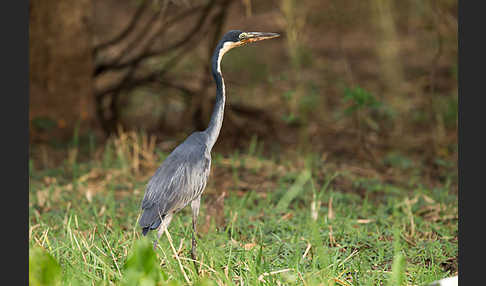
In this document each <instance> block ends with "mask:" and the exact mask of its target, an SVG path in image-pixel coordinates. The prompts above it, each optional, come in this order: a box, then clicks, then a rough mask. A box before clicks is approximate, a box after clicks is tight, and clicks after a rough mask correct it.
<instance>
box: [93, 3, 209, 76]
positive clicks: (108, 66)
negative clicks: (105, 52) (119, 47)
mask: <svg viewBox="0 0 486 286" xmlns="http://www.w3.org/2000/svg"><path fill="white" fill-rule="evenodd" d="M214 3H215V0H212V1H211V2H209V4H208V5H206V6H205V7H204V10H203V12H202V14H201V16H200V17H199V20H198V21H197V23H196V24H195V25H194V26H193V28H192V29H191V30H190V31H189V32H188V33H187V34H186V35H185V36H184V37H183V38H182V39H181V40H179V41H178V42H176V43H174V44H172V45H171V46H169V47H166V48H163V49H160V50H153V51H147V49H148V48H150V47H151V46H152V45H153V44H154V42H155V40H156V39H157V38H159V37H160V33H162V32H163V31H165V30H166V29H167V28H168V27H169V26H170V25H172V24H174V23H176V22H178V21H179V20H182V18H183V17H187V16H189V15H191V14H192V13H194V12H196V11H197V10H198V9H199V8H197V9H191V10H190V11H188V12H191V13H185V15H182V16H183V17H182V18H178V19H175V20H174V21H173V22H171V23H170V24H166V25H164V28H162V29H161V30H160V31H158V33H156V34H154V35H153V36H152V37H151V39H150V40H149V41H148V42H147V44H146V46H145V49H144V51H142V52H141V53H140V54H139V55H138V56H135V57H134V58H132V59H130V60H128V61H126V62H123V63H119V64H100V65H98V66H97V67H96V68H95V70H94V76H97V75H99V74H101V73H103V72H105V71H107V70H120V69H125V68H127V67H130V66H132V65H138V64H139V63H141V62H142V61H144V60H146V59H148V58H151V57H154V56H158V55H161V54H164V53H168V52H170V51H172V50H175V49H177V48H180V47H181V46H183V45H184V44H186V42H188V41H189V40H190V39H191V37H194V35H197V32H198V31H199V30H200V29H202V27H203V23H204V22H205V20H206V18H207V16H208V15H209V12H210V11H211V8H212V7H213V5H214Z"/></svg>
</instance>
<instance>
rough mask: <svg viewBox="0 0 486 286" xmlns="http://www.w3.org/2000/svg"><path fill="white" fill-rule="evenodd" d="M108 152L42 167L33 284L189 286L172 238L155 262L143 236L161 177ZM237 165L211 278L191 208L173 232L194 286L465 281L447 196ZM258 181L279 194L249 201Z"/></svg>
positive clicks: (33, 220)
mask: <svg viewBox="0 0 486 286" xmlns="http://www.w3.org/2000/svg"><path fill="white" fill-rule="evenodd" d="M250 149H251V148H250ZM108 150H111V151H108ZM106 151H107V152H106V153H104V155H103V156H104V157H103V159H100V160H98V161H97V160H93V161H90V162H84V163H82V162H77V163H76V166H75V167H74V166H73V169H74V170H69V169H68V168H64V169H63V168H59V169H49V170H38V169H37V168H33V165H34V163H33V162H31V165H32V168H31V170H30V180H31V182H30V192H29V241H30V244H29V248H30V250H31V255H30V261H29V263H30V264H31V265H37V266H36V267H35V269H34V268H32V267H31V269H29V270H30V271H31V272H30V276H31V277H37V282H36V283H33V284H32V285H55V281H48V282H42V281H47V280H48V279H47V278H45V277H46V276H49V273H58V271H59V268H60V269H61V275H53V276H52V279H54V280H56V279H57V281H58V282H60V284H62V285H113V284H115V285H168V283H170V284H169V285H185V284H186V282H185V281H186V280H185V278H184V273H183V272H182V271H181V268H180V265H179V262H178V260H177V259H176V258H175V257H174V253H173V250H172V248H171V246H170V244H169V242H168V240H167V237H166V236H165V235H164V236H163V237H162V238H161V239H160V242H159V248H158V249H157V250H156V251H155V252H154V251H152V248H151V247H152V241H153V239H154V238H155V233H151V234H150V235H149V236H148V237H145V238H144V237H142V236H141V234H140V229H139V228H138V226H137V218H138V216H139V205H140V201H141V199H142V196H143V191H144V185H145V183H146V181H147V179H148V178H149V176H150V175H151V174H152V173H153V171H154V170H155V167H153V168H152V167H147V168H145V169H142V170H141V171H140V172H139V173H138V174H137V173H136V172H134V171H133V170H132V169H130V168H129V167H127V166H128V165H127V164H130V160H128V159H127V158H130V157H128V156H120V154H118V155H116V154H117V152H116V147H115V146H111V147H110V149H107V150H106ZM156 153H157V154H159V155H158V157H157V158H154V159H155V160H154V162H160V160H162V158H163V157H164V156H165V154H164V153H161V152H156ZM235 156H236V157H235V158H230V159H228V160H226V161H225V160H224V157H223V156H220V155H218V154H214V155H213V158H218V159H217V160H213V170H212V172H213V173H214V172H215V170H217V171H218V174H224V173H228V175H227V178H228V180H236V181H238V182H234V181H231V182H230V183H229V184H226V187H224V190H225V191H226V193H227V196H226V198H225V199H224V208H223V209H222V210H221V213H220V215H223V216H224V220H223V221H224V223H223V224H222V225H219V226H217V225H216V222H215V221H216V220H212V223H211V224H210V225H209V227H208V231H207V233H200V237H199V239H198V262H197V263H198V265H199V270H200V272H201V273H200V274H199V275H198V273H197V271H196V270H195V267H194V265H193V262H192V261H190V247H191V245H190V240H191V216H190V208H189V207H187V208H186V209H184V210H183V211H181V212H180V213H178V214H177V215H176V216H175V217H174V219H173V220H172V223H171V225H170V227H169V231H170V233H171V236H172V239H173V244H174V247H175V248H176V249H179V247H180V252H179V260H180V263H181V265H182V267H183V269H184V272H185V273H186V275H187V277H188V279H189V280H190V281H191V283H194V284H195V285H233V284H235V285H241V284H242V282H243V283H244V284H245V285H279V284H281V285H422V284H424V283H427V282H431V281H434V280H437V279H440V278H444V277H448V276H452V275H453V274H454V272H456V271H457V260H456V257H457V249H458V247H457V231H458V230H457V229H458V226H457V195H456V194H452V193H451V192H450V191H449V190H448V189H447V187H446V186H444V187H438V188H434V189H427V188H424V187H420V186H416V187H410V188H403V187H400V186H395V185H389V184H386V183H383V182H379V181H376V180H371V179H366V178H359V180H355V181H354V182H353V184H352V185H359V186H360V188H361V189H364V190H361V191H360V192H357V191H356V189H351V190H350V189H347V187H340V184H334V182H333V180H335V179H336V178H339V177H345V175H343V174H340V173H336V172H330V173H328V174H327V175H325V176H324V177H321V176H320V175H318V174H321V172H320V171H321V170H319V169H318V168H320V167H319V164H313V165H312V168H313V169H312V170H309V169H299V168H288V169H285V170H286V171H285V172H284V173H283V174H282V173H279V172H277V171H275V173H272V174H270V175H268V176H267V175H266V174H265V172H269V171H268V169H265V167H261V166H260V167H255V168H254V169H252V170H250V171H249V172H248V171H247V170H246V169H245V168H246V167H244V166H245V162H252V161H251V160H257V162H258V161H264V159H263V158H261V157H259V158H256V159H255V157H252V156H249V155H245V154H241V153H240V154H237V155H235ZM243 161H245V162H243ZM317 161H318V160H317ZM224 162H229V163H228V164H230V166H228V165H225V164H224ZM280 164H281V165H277V166H284V165H288V163H280ZM309 168H310V167H309ZM321 168H322V167H321ZM270 169H272V170H274V169H276V168H270ZM277 169H278V168H277ZM328 171H329V170H328ZM73 172H74V173H75V177H73V174H72V173H73ZM252 176H263V177H265V178H268V179H266V180H272V183H273V184H271V185H269V186H270V187H262V188H263V189H258V190H256V189H249V190H245V191H243V192H242V191H238V190H237V186H238V184H241V183H242V182H243V183H245V182H247V181H250V180H252ZM73 178H74V179H73ZM73 180H75V181H73ZM214 181H216V178H215V176H212V177H211V181H210V183H209V185H208V188H207V190H206V193H205V194H206V195H205V196H204V195H203V200H202V209H201V213H200V216H199V226H200V228H201V227H202V226H203V225H204V224H206V222H205V217H206V214H207V213H208V211H209V208H210V206H209V205H210V204H209V201H210V200H209V199H208V198H211V197H212V196H217V193H218V192H217V191H218V188H219V186H216V185H214ZM228 186H229V187H228ZM232 186H236V187H234V188H233V187H232ZM343 186H344V185H343ZM219 191H222V190H219ZM215 194H216V195H215ZM331 198H332V210H330V209H329V208H330V204H329V202H330V200H331ZM312 204H315V205H316V206H317V208H315V210H314V214H312V208H311V205H312ZM313 216H314V217H315V218H316V219H315V220H314V219H313ZM210 221H211V220H210ZM32 253H34V254H35V255H33V254H32ZM304 254H305V255H304ZM59 266H60V267H59ZM43 279H44V280H43ZM46 279H47V280H46ZM52 279H51V280H52Z"/></svg>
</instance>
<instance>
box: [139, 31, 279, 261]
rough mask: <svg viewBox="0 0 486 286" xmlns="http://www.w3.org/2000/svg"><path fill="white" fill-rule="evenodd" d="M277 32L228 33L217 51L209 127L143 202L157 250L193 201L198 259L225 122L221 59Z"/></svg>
mask: <svg viewBox="0 0 486 286" xmlns="http://www.w3.org/2000/svg"><path fill="white" fill-rule="evenodd" d="M278 36H279V34H277V33H262V32H243V31H240V30H231V31H229V32H227V33H226V34H225V35H224V36H223V37H222V39H221V40H220V42H219V43H218V45H217V46H216V49H215V51H214V53H213V56H212V59H211V69H212V75H213V78H214V81H215V83H216V101H215V103H214V109H213V112H212V114H211V119H210V121H209V124H208V127H207V128H206V129H205V130H204V131H197V132H194V133H192V134H191V135H189V136H188V137H187V138H186V139H185V140H184V141H183V142H182V143H181V144H180V145H178V146H177V147H176V148H175V149H174V150H173V151H172V152H171V153H170V154H169V156H167V158H166V159H165V160H164V161H163V162H162V164H161V165H160V166H159V168H158V169H157V170H156V171H155V174H154V175H153V176H152V177H151V178H150V180H149V181H148V183H147V186H146V189H145V194H144V197H143V200H142V203H141V209H142V211H143V212H142V215H141V217H140V219H139V224H140V226H141V227H142V234H143V235H144V236H145V235H147V233H148V232H149V231H151V230H156V229H158V231H157V239H156V240H155V241H154V250H155V249H156V247H157V242H158V240H159V239H160V237H161V236H162V234H163V233H164V232H165V231H166V229H167V228H168V226H169V224H170V222H171V220H172V217H173V215H174V214H175V213H177V212H178V211H180V210H181V209H183V208H184V207H185V206H187V205H188V204H189V203H190V204H191V209H192V247H191V257H192V259H193V260H196V222H197V217H198V215H199V207H200V204H201V194H202V193H203V191H204V189H205V187H206V183H207V181H208V177H209V173H210V169H211V150H212V149H213V146H214V144H215V143H216V140H217V139H218V136H219V132H220V130H221V126H222V124H223V114H224V105H225V100H226V96H225V85H224V80H223V75H222V73H221V60H222V59H223V56H224V55H225V54H226V53H227V52H228V51H229V50H231V49H233V48H235V47H239V46H242V45H245V44H247V43H251V42H257V41H262V40H266V39H272V38H275V37H278Z"/></svg>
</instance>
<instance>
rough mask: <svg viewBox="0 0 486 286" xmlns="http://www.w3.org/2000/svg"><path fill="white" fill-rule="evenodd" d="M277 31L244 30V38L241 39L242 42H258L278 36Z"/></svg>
mask: <svg viewBox="0 0 486 286" xmlns="http://www.w3.org/2000/svg"><path fill="white" fill-rule="evenodd" d="M279 36H280V35H279V34H277V33H261V32H246V38H245V39H243V40H241V41H242V42H243V43H251V42H258V41H263V40H268V39H273V38H276V37H279Z"/></svg>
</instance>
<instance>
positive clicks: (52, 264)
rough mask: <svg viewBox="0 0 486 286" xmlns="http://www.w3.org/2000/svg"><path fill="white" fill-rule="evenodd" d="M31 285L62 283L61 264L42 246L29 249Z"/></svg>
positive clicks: (41, 285)
mask: <svg viewBox="0 0 486 286" xmlns="http://www.w3.org/2000/svg"><path fill="white" fill-rule="evenodd" d="M29 285H31V286H43V285H46V286H48V285H61V266H60V265H59V263H58V262H57V261H56V260H55V259H54V258H53V257H52V256H51V255H50V254H49V253H47V252H46V251H45V250H43V249H42V248H40V247H35V248H31V249H29Z"/></svg>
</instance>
